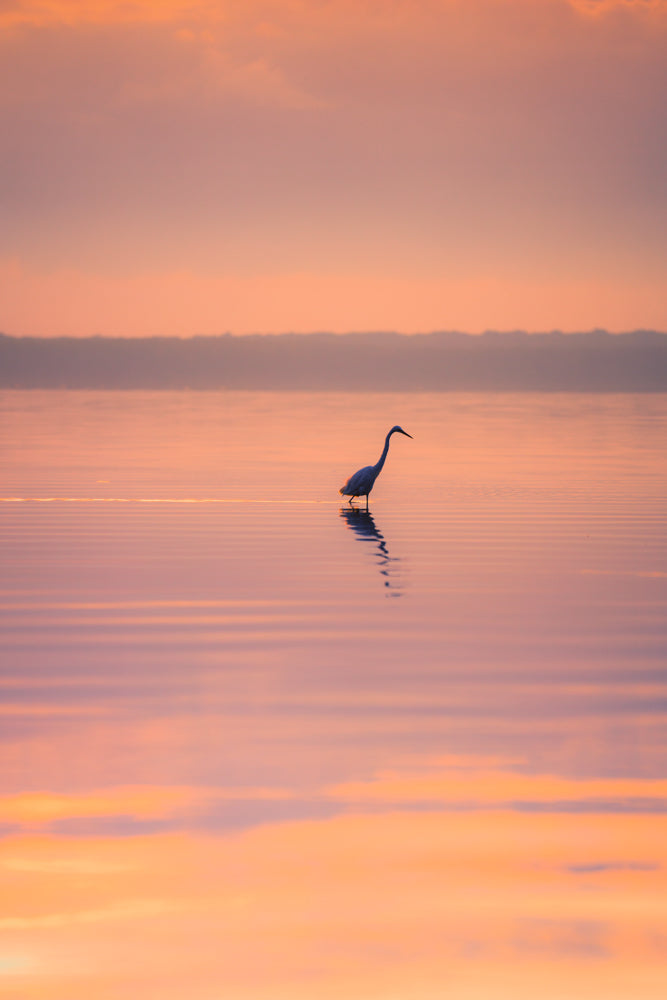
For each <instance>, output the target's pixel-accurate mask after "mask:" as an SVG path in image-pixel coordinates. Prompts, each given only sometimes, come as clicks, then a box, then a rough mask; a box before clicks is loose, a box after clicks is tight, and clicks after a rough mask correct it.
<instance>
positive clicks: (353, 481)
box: [338, 424, 412, 507]
mask: <svg viewBox="0 0 667 1000" xmlns="http://www.w3.org/2000/svg"><path fill="white" fill-rule="evenodd" d="M397 433H398V434H405V436H406V437H409V438H411V437H412V434H408V432H407V431H404V430H403V428H402V427H399V426H398V424H397V425H396V426H395V427H392V429H391V430H390V431H389V433H388V434H387V436H386V438H385V441H384V449H383V451H382V454H381V455H380V459H379V461H378V462H377V463H376V465H366V466H364V468H363V469H359V471H358V472H355V473H354V475H353V476H350V478H349V479H348V481H347V482H346V483H345V486H341V488H340V490H339V491H338V492H339V493H340V494H341V495H342V496H344V497H349V498H350V499H349V500H348V503H352V501H353V500H354V498H355V497H366V506H367V507H368V496H369V494H370V492H371V490H372V489H373V487H374V486H375V480H376V479H377V477H378V476H379V475H380V473H381V472H382V466H383V465H384V463H385V459H386V458H387V452H388V451H389V441H390V440H391V435H392V434H397Z"/></svg>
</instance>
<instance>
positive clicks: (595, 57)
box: [0, 0, 667, 332]
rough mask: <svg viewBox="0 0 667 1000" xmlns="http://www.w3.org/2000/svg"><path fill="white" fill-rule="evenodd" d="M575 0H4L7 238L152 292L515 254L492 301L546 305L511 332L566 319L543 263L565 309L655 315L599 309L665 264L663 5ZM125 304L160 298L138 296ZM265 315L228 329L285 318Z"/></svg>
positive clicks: (633, 296)
mask: <svg viewBox="0 0 667 1000" xmlns="http://www.w3.org/2000/svg"><path fill="white" fill-rule="evenodd" d="M589 6H590V5H587V4H584V5H582V6H581V7H580V8H575V7H573V6H572V4H571V3H569V2H568V0H544V2H535V0H531V2H528V0H478V2H476V3H469V2H468V3H463V2H462V0H447V2H440V0H439V2H435V0H421V2H417V3H412V2H408V0H394V2H392V3H391V4H387V3H379V2H366V3H358V2H357V3H354V4H353V3H351V2H349V0H338V2H336V3H333V2H323V3H317V4H315V3H312V2H306V0H283V2H278V0H272V2H270V0H256V2H246V3H240V2H231V0H230V2H227V3H225V4H217V3H205V2H201V3H195V2H185V0H183V2H178V0H173V2H171V3H165V4H159V3H150V4H149V3H134V4H121V3H112V2H110V0H109V2H99V3H92V2H81V3H76V4H75V3H57V2H56V0H53V2H52V3H39V4H38V3H36V2H28V0H25V2H24V3H10V4H7V3H5V4H4V6H3V7H2V8H0V94H2V98H0V128H2V131H3V135H5V136H6V138H7V143H6V145H7V155H6V156H5V157H4V158H3V161H2V164H0V189H1V190H2V192H3V193H4V199H5V204H4V205H3V214H4V224H3V229H2V233H1V234H0V241H1V243H0V253H2V254H3V256H6V257H16V258H20V259H21V260H23V261H24V262H25V263H26V265H27V266H28V267H30V268H34V269H36V270H37V271H38V272H39V273H41V274H45V273H47V272H51V273H55V272H56V271H58V270H60V269H63V268H65V269H66V268H74V269H78V270H84V271H87V272H89V273H90V272H95V273H97V274H98V275H104V276H105V277H106V278H108V277H110V276H111V275H113V274H118V273H119V272H121V271H123V269H124V270H125V271H128V270H129V271H134V272H139V271H140V272H142V273H144V274H145V273H146V272H148V271H152V272H154V273H159V274H162V275H163V285H165V286H166V285H168V282H169V274H173V273H174V272H175V271H181V272H191V273H194V274H196V275H197V276H198V277H200V278H204V277H206V276H211V275H214V276H218V275H229V274H230V273H232V272H233V271H234V270H235V269H236V270H237V271H238V270H242V271H245V272H247V273H252V274H257V273H263V274H266V273H267V272H271V271H273V272H274V273H276V274H278V273H282V274H288V273H289V274H294V273H299V272H305V271H307V272H309V273H316V274H318V275H332V274H340V273H341V272H343V271H345V270H346V269H347V270H348V271H349V272H351V273H354V274H355V275H356V276H359V275H363V276H365V278H366V279H367V280H368V281H372V280H374V279H377V278H378V277H382V278H384V279H388V280H391V279H392V278H395V277H396V276H397V275H406V274H408V275H410V277H414V276H417V277H418V279H419V280H421V281H425V280H427V279H432V280H433V281H434V283H436V284H437V282H438V281H442V280H443V276H446V277H447V278H449V279H451V280H453V281H455V282H456V281H458V280H461V281H462V282H463V281H467V282H469V283H470V286H471V287H474V285H475V282H477V281H487V282H488V281H492V280H495V279H497V278H499V280H500V281H501V282H504V281H511V275H509V274H508V273H507V272H508V269H511V270H513V272H514V274H515V275H518V276H519V277H520V280H519V281H518V292H515V289H514V288H513V287H512V288H511V289H510V288H509V286H508V289H509V290H508V293H507V295H506V298H508V299H509V298H511V299H512V300H513V301H522V300H523V301H525V299H526V297H527V296H530V295H531V291H530V286H531V284H532V287H533V288H537V289H538V291H537V292H536V293H535V298H536V300H537V302H538V303H539V310H540V315H541V317H542V318H541V319H539V320H537V321H535V320H522V319H521V318H520V317H518V316H517V317H516V321H515V323H516V324H518V325H528V326H541V327H546V328H549V327H551V326H563V327H567V326H568V325H569V323H568V322H567V321H564V320H563V319H562V318H561V317H560V316H559V315H556V313H557V312H558V310H559V308H560V303H562V302H564V301H566V300H567V296H566V297H565V299H564V298H563V296H562V295H561V293H560V290H559V289H556V290H555V291H554V292H553V293H552V292H550V291H549V289H548V287H547V285H548V284H549V283H553V284H555V285H558V283H559V281H561V280H562V281H564V282H565V283H566V284H567V285H568V287H569V288H570V290H571V292H572V294H573V295H574V294H576V295H579V293H580V292H581V290H582V289H583V294H584V296H585V297H586V299H587V301H588V303H589V306H588V310H589V311H588V314H587V316H588V315H590V316H591V317H592V319H591V320H589V319H588V318H587V317H584V316H581V318H580V320H579V322H578V324H577V325H580V326H587V325H606V326H609V327H610V328H612V329H617V328H619V326H621V325H624V326H630V327H631V326H636V325H651V326H661V325H663V324H662V322H661V321H660V320H658V319H657V318H656V317H655V316H653V315H651V316H639V315H638V316H637V317H636V318H635V319H634V321H633V319H632V318H631V319H629V320H626V319H625V318H623V320H622V321H615V320H614V319H613V317H612V319H611V321H610V320H609V319H608V318H607V317H602V316H595V315H594V314H595V311H596V309H598V310H601V309H602V308H603V306H604V304H605V303H606V302H607V301H608V291H609V289H611V290H612V292H613V290H614V289H616V294H617V295H618V297H619V300H622V301H621V302H620V304H618V305H617V306H615V307H614V309H615V308H624V309H625V310H626V311H627V313H628V314H630V313H632V312H633V311H635V312H639V311H640V310H641V309H642V308H643V303H644V302H645V301H646V289H645V288H642V287H640V282H641V281H643V280H646V279H649V280H652V277H653V276H654V272H655V275H656V277H655V281H656V282H657V281H658V278H657V272H658V271H659V270H660V263H661V261H662V260H663V259H664V238H665V237H664V233H665V231H666V225H665V223H666V221H667V199H666V198H665V190H664V183H663V164H664V162H665V158H666V156H667V136H666V135H665V129H664V94H665V93H666V92H667V12H666V8H665V5H664V4H648V3H641V4H640V3H636V4H630V3H619V4H615V5H614V6H613V8H612V7H610V6H609V5H605V6H604V8H601V7H600V6H599V5H595V10H597V11H598V15H599V16H596V17H590V16H589V15H588V13H587V11H588V9H589ZM603 9H604V11H605V12H606V13H605V15H604V16H602V10H603ZM2 26H4V31H3V30H2ZM612 271H613V272H615V273H613V274H612ZM619 273H621V274H623V275H625V276H626V277H624V279H623V281H621V282H620V283H619V280H618V274H619ZM660 280H661V279H660ZM577 283H578V287H575V286H576V285H577ZM372 294H373V293H372V291H369V292H367V293H364V294H363V295H362V302H369V301H370V299H371V297H372ZM440 297H441V299H446V300H447V301H449V299H450V296H449V289H448V288H447V287H446V286H444V285H443V286H442V295H441V296H440ZM42 298H44V296H43V295H42ZM69 298H70V301H71V304H72V309H73V311H74V312H76V311H77V306H76V299H75V298H72V296H71V295H70V296H69ZM257 298H258V296H251V297H247V298H246V301H247V302H248V303H250V302H251V300H254V301H256V300H257ZM409 298H410V299H412V301H413V302H414V303H415V304H416V305H415V310H416V309H417V307H418V306H417V303H418V301H419V288H418V286H417V285H416V284H415V285H413V287H412V289H411V292H410V294H409ZM480 298H481V293H479V292H478V293H477V294H476V295H474V296H473V301H475V300H476V301H479V299H480ZM293 301H294V310H295V311H298V309H299V305H298V296H297V297H296V298H294V300H293ZM142 303H143V305H144V306H145V308H143V307H142V311H145V312H148V313H153V312H155V311H159V309H160V304H159V297H156V296H155V295H154V294H153V293H152V292H150V291H149V289H148V288H146V290H145V292H144V293H143V296H142ZM206 303H207V307H210V308H211V309H212V308H213V306H214V304H215V298H214V294H213V292H212V291H211V292H210V293H208V294H207V297H206ZM500 308H501V307H500V304H496V305H495V306H494V307H493V308H492V309H491V310H490V312H493V311H494V310H495V311H497V310H499V309H500ZM471 310H472V306H470V305H468V306H467V307H465V308H463V310H462V312H463V322H462V323H461V322H459V320H458V318H457V319H456V320H454V319H453V318H449V317H447V316H446V315H442V313H441V314H440V316H439V317H438V318H437V319H435V320H434V324H433V325H443V324H444V325H453V324H454V323H455V324H456V325H460V326H462V327H464V328H466V327H470V326H472V325H473V324H472V322H466V320H465V316H466V315H471ZM610 311H611V312H613V311H614V310H613V309H611V310H610ZM366 313H372V310H368V309H367V310H366ZM263 317H264V318H262V319H261V320H260V321H259V322H257V321H254V320H253V322H252V323H251V322H250V321H249V320H248V319H246V321H245V322H243V320H241V321H240V322H239V323H236V322H235V324H234V326H235V328H236V329H240V328H245V329H248V328H249V327H251V326H256V327H261V328H265V329H276V328H281V327H282V328H286V327H287V328H289V327H293V328H296V327H298V326H299V324H298V323H297V321H296V320H297V318H298V317H296V316H295V315H294V314H293V319H292V320H291V321H290V319H288V320H287V321H283V320H282V319H280V318H279V317H275V318H274V314H273V312H272V310H271V309H270V308H269V307H268V306H267V307H266V308H265V309H264V312H263ZM220 322H221V323H222V325H223V326H227V325H229V324H227V323H225V321H224V319H223V318H221V320H220ZM329 323H330V321H329V320H328V319H327V317H326V316H322V318H321V320H320V322H318V321H317V319H316V320H315V322H313V323H310V324H309V325H311V326H321V325H329ZM0 324H1V325H2V326H4V327H7V321H6V320H5V319H3V317H2V316H1V315H0ZM365 324H366V321H365V320H364V319H363V317H360V319H359V321H358V322H355V321H354V320H352V321H351V322H350V324H349V325H350V326H356V327H357V328H358V327H359V326H363V325H365ZM504 324H505V321H504V320H503V319H502V318H501V317H494V316H493V315H492V316H491V317H490V319H489V320H488V321H487V325H492V326H493V325H504ZM383 325H386V324H385V323H384V321H383ZM389 325H390V326H397V325H400V327H401V328H405V327H408V328H409V327H410V326H412V328H417V327H420V326H422V321H421V320H418V319H417V318H416V317H415V320H413V322H412V323H409V322H408V323H407V324H406V323H404V322H401V323H400V324H398V323H396V322H391V320H390V322H389ZM474 325H475V326H476V325H477V324H474ZM510 325H513V324H510ZM33 329H34V328H33ZM164 332H169V331H168V330H165V331H164Z"/></svg>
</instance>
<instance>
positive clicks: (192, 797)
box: [0, 391, 667, 1000]
mask: <svg viewBox="0 0 667 1000" xmlns="http://www.w3.org/2000/svg"><path fill="white" fill-rule="evenodd" d="M0 414H1V417H0V419H1V425H0V435H1V438H0V447H1V450H2V454H3V462H2V484H1V487H0V501H1V502H0V545H1V546H2V553H3V557H2V564H3V580H2V583H1V584H0V587H1V589H2V592H1V595H0V599H1V620H2V631H1V635H0V643H1V655H2V662H3V671H2V684H3V697H2V716H3V719H2V721H3V749H4V753H3V758H2V767H1V770H0V783H1V784H0V796H1V797H0V824H1V832H2V834H3V837H2V847H1V856H0V873H1V875H2V882H3V905H2V914H1V915H0V927H1V928H2V931H3V933H2V943H1V944H0V977H2V980H3V981H4V982H3V986H4V987H5V988H6V991H7V993H6V995H8V996H10V997H16V998H19V997H20V998H21V1000H23V998H26V1000H47V998H48V1000H83V998H86V1000H89V998H91V997H94V998H102V997H103V998H105V1000H120V998H126V997H145V998H150V1000H153V998H155V1000H157V998H159V1000H213V998H215V1000H220V998H225V1000H227V998H230V1000H281V998H285V1000H287V998H290V1000H291V998H295V1000H300V998H303V1000H306V998H308V1000H310V998H328V997H336V998H338V997H346V998H350V1000H376V998H377V1000H408V998H409V1000H434V998H441V997H444V996H447V997H452V998H455V1000H477V998H480V1000H487V998H493V1000H504V998H512V1000H515V998H518V1000H524V998H525V1000H529V998H530V1000H533V998H535V997H540V998H541V1000H556V998H558V1000H563V998H568V1000H597V998H604V1000H615V998H616V1000H621V998H623V1000H626V998H628V997H641V998H642V1000H654V998H655V1000H658V998H663V997H664V996H665V994H666V992H667V973H666V971H665V965H664V953H665V946H666V945H667V937H666V935H665V926H666V924H665V871H666V868H665V866H666V864H667V857H666V853H667V852H666V851H665V843H667V821H666V812H667V779H666V777H665V712H666V706H667V698H666V695H667V691H666V680H667V676H666V672H665V660H666V657H665V653H666V649H667V643H666V637H667V617H666V615H665V610H666V601H667V544H666V541H665V530H664V529H665V492H666V490H665V487H666V479H667V465H666V463H665V457H664V456H665V426H666V418H667V399H666V398H665V396H663V395H641V396H639V395H631V394H623V395H578V394H564V395H560V394H543V395H539V394H456V393H453V394H403V395H401V394H382V393H378V394H366V395H362V394H358V395H357V394H347V395H346V394H330V393H320V394H307V393H253V392H247V393H242V392H239V393H233V392H227V393H225V392H220V393H218V392H210V393H207V392H201V393H196V392H191V393H189V392H180V393H176V392H175V393H171V392H155V393H143V392H135V393H131V392H130V393H123V392H58V391H52V392H12V391H7V392H3V393H1V394H0ZM396 423H400V424H401V426H402V427H404V428H405V430H407V431H408V432H409V433H410V434H411V435H413V440H412V441H410V440H408V439H407V438H403V437H401V436H400V435H397V436H395V437H394V438H393V439H392V444H391V448H390V452H389V456H388V459H387V463H386V466H385V468H384V470H383V472H382V474H381V476H380V478H379V480H378V481H377V484H376V486H375V490H374V492H373V494H372V495H371V502H370V513H369V514H366V513H365V511H363V510H359V509H357V510H354V509H352V508H351V507H350V506H349V505H348V504H346V503H343V502H342V501H341V498H340V497H339V495H338V487H339V486H341V485H342V483H343V482H345V480H346V479H347V477H348V476H349V475H350V473H352V472H353V471H354V470H355V469H357V468H358V467H360V466H362V465H366V464H369V463H374V462H375V461H377V458H378V457H379V455H380V451H381V449H382V444H383V441H384V436H385V434H386V432H387V430H388V429H389V428H390V427H391V426H392V425H394V424H396ZM360 506H363V504H357V507H360Z"/></svg>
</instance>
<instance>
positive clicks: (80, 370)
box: [0, 330, 667, 392]
mask: <svg viewBox="0 0 667 1000" xmlns="http://www.w3.org/2000/svg"><path fill="white" fill-rule="evenodd" d="M0 388H4V389H12V388H13V389H143V390H146V389H148V390H167V389H172V390H173V389H193V390H200V389H213V390H215V389H250V390H292V391H294V390H300V391H327V390H328V391H373V390H375V391H410V392H411V391H434V392H442V391H487V390H488V391H539V392H558V391H560V392H665V391H667V333H662V332H658V331H654V330H635V331H632V332H628V333H613V334H612V333H608V332H606V331H604V330H593V331H590V332H585V333H567V334H565V333H560V332H556V331H554V332H551V333H526V332H523V331H512V332H505V333H498V332H493V331H489V332H487V333H483V334H466V333H459V332H456V331H441V332H434V333H427V334H421V333H419V334H399V333H389V332H387V333H349V334H333V333H310V334H308V333H306V334H301V333H299V334H290V333H285V334H248V335H244V336H233V335H231V334H221V335H219V336H212V337H201V336H194V337H192V338H178V337H136V338H134V337H99V336H95V337H83V338H75V337H54V338H51V337H48V338H47V337H44V338H39V337H13V336H8V335H6V334H0Z"/></svg>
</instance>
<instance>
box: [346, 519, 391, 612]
mask: <svg viewBox="0 0 667 1000" xmlns="http://www.w3.org/2000/svg"><path fill="white" fill-rule="evenodd" d="M339 513H340V516H341V517H342V518H343V520H344V521H345V522H346V523H347V526H348V528H351V529H352V531H354V532H355V534H356V535H357V538H358V540H359V541H360V542H370V543H371V545H372V543H376V544H375V545H374V546H373V545H372V549H373V555H374V556H375V564H376V566H377V568H378V572H379V573H380V575H381V576H382V577H383V583H384V586H385V587H386V589H387V591H389V593H388V595H387V596H391V597H401V596H402V595H403V590H404V587H403V584H402V581H401V579H400V576H399V571H398V568H397V566H396V563H399V562H400V559H399V558H398V557H397V556H390V555H389V549H388V548H387V543H386V541H385V537H384V535H383V534H382V532H381V531H380V530H379V529H378V527H377V525H376V523H375V519H374V517H373V515H372V514H371V513H370V512H369V511H367V510H361V509H360V508H358V507H352V506H348V507H341V509H340V511H339Z"/></svg>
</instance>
